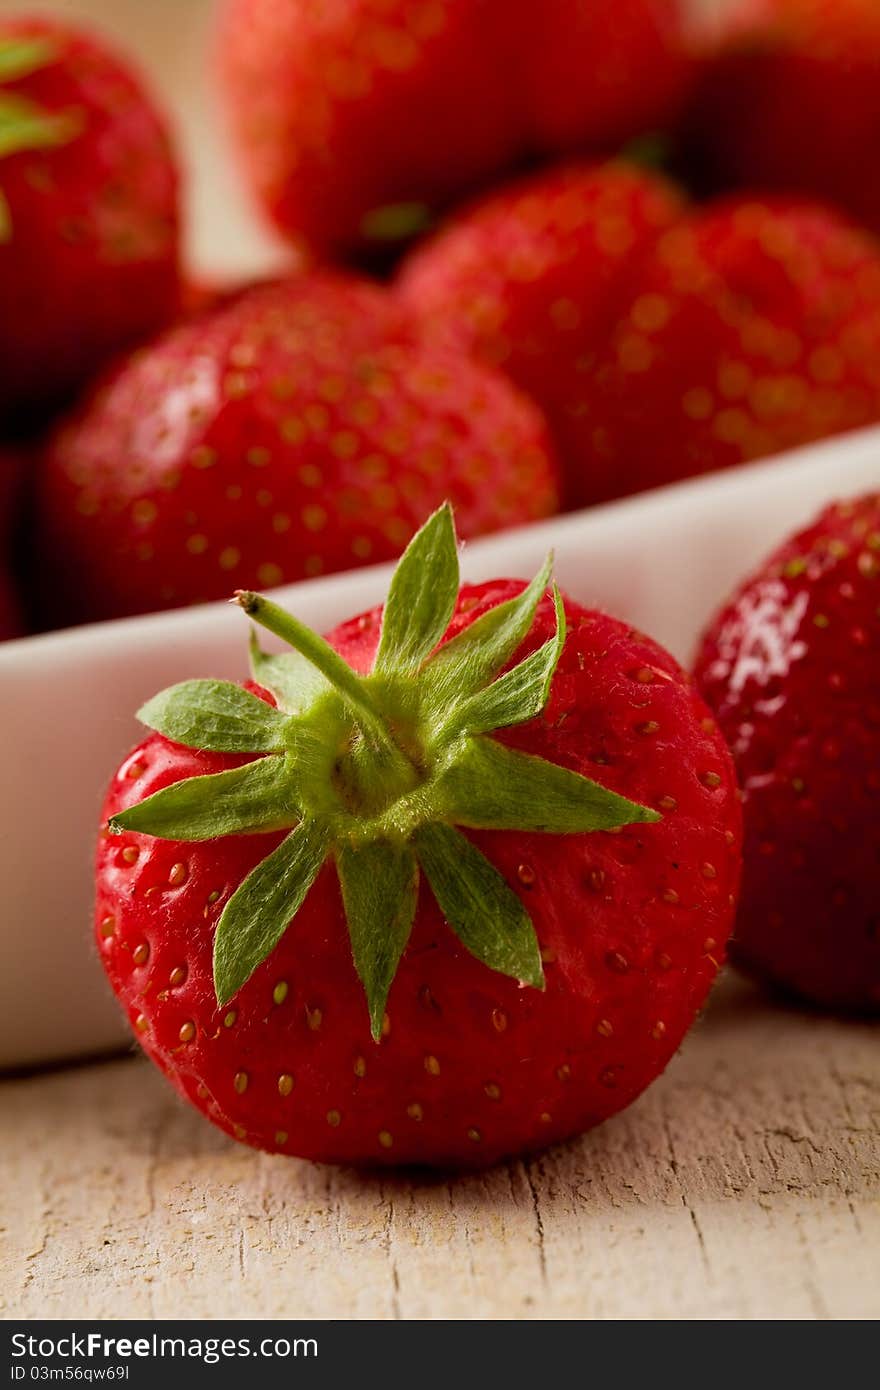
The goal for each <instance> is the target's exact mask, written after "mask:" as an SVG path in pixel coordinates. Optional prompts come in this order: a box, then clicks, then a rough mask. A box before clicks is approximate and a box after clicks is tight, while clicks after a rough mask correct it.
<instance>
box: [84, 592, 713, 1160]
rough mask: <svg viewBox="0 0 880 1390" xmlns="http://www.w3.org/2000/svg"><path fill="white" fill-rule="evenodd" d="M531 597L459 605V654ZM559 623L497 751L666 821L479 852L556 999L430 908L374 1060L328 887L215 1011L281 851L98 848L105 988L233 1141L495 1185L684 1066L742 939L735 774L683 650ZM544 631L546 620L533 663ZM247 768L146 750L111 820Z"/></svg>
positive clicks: (346, 644)
mask: <svg viewBox="0 0 880 1390" xmlns="http://www.w3.org/2000/svg"><path fill="white" fill-rule="evenodd" d="M522 587H523V586H522V585H521V584H520V583H518V582H513V581H497V582H494V583H489V584H483V585H479V586H475V587H466V588H465V589H463V590H462V593H461V596H460V598H459V603H458V608H457V614H456V616H455V618H454V619H453V622H452V625H451V627H450V635H451V634H452V633H454V632H455V631H458V630H460V629H461V628H462V627H463V626H464V625H466V624H467V623H468V622H471V621H473V619H474V618H475V617H477V616H479V614H480V613H482V612H484V611H485V610H486V609H487V608H489V607H492V606H494V605H495V604H497V603H499V602H501V601H503V600H504V599H506V598H508V597H510V596H511V595H513V594H514V593H517V592H519V591H520V590H521V589H522ZM566 611H567V618H568V623H569V635H568V637H567V640H566V645H565V650H564V652H563V655H562V658H561V662H560V665H559V669H558V671H557V673H556V676H555V678H554V683H553V689H552V693H551V698H550V703H549V705H548V707H547V710H546V713H545V715H544V716H542V717H541V718H540V719H538V720H533V721H531V722H530V723H528V724H525V725H523V726H522V727H521V728H520V729H518V730H517V731H515V732H509V733H507V734H506V735H505V736H504V737H505V741H506V742H508V743H510V744H511V745H513V746H515V747H518V748H520V749H522V750H525V751H528V752H531V753H534V754H537V755H539V756H541V757H546V758H550V759H552V760H555V761H557V762H559V763H562V764H564V765H566V766H568V767H571V768H574V769H575V770H577V771H581V772H584V773H587V774H589V775H592V776H595V777H596V778H597V779H600V780H601V781H602V782H603V783H605V784H606V785H608V786H610V787H612V788H613V789H614V790H615V791H619V792H622V793H624V794H626V795H628V796H631V797H634V798H636V799H637V800H640V801H643V802H645V803H647V804H649V805H651V806H655V807H658V808H659V809H660V810H661V811H662V812H663V814H664V820H663V821H662V822H660V823H657V824H654V825H650V826H641V827H639V826H633V827H629V828H625V829H623V830H621V831H620V832H619V833H616V834H594V835H582V836H568V837H556V836H548V835H537V834H520V833H517V834H513V833H510V832H497V831H496V832H479V833H477V832H471V833H472V837H473V839H474V840H475V842H476V843H477V844H478V845H479V846H480V848H481V849H482V850H483V851H484V853H486V854H487V855H488V856H489V858H490V859H491V860H492V861H493V862H494V863H495V864H496V866H497V867H498V868H499V869H500V871H501V872H502V873H503V874H504V876H505V878H506V879H507V880H508V882H509V883H510V884H511V885H512V887H513V888H514V890H515V891H516V892H517V893H518V894H519V895H520V896H521V898H522V899H523V902H524V903H525V904H526V905H527V907H528V910H529V912H530V913H531V915H532V918H533V921H534V923H535V926H536V929H537V934H538V938H539V940H540V943H541V946H542V948H543V956H544V961H545V970H546V978H547V987H546V991H545V992H544V993H541V992H539V991H537V990H534V989H529V988H526V987H522V988H521V987H519V986H518V985H517V983H516V982H515V981H513V980H510V979H508V978H506V977H504V976H501V975H499V974H496V973H494V972H492V971H490V970H488V969H487V967H485V966H483V965H481V964H480V963H479V962H478V961H476V960H475V959H474V958H473V957H472V956H470V955H469V954H468V953H467V952H466V951H465V950H464V948H462V947H461V946H459V945H458V943H457V941H456V939H455V938H454V937H453V935H452V933H451V932H450V931H449V929H448V928H447V927H446V926H445V924H444V923H443V921H442V919H441V917H440V915H439V912H438V909H437V908H436V906H435V904H434V900H433V898H431V897H430V895H429V894H428V893H427V892H426V891H425V890H424V889H423V891H422V897H421V899H420V903H419V908H418V912H417V916H416V923H415V927H414V932H413V937H412V939H411V943H410V945H409V947H408V949H407V951H406V953H405V955H404V958H403V960H402V962H401V966H400V969H399V971H398V974H397V978H396V980H395V982H394V984H393V985H392V989H391V994H390V997H389V1003H388V1016H387V1031H386V1034H385V1036H384V1037H383V1039H382V1041H381V1043H380V1044H379V1045H376V1044H374V1043H372V1042H371V1040H370V1036H369V1025H368V1019H367V1010H366V1004H365V1000H364V995H363V990H362V988H361V986H360V984H359V982H358V980H357V978H356V976H355V972H354V967H353V965H352V961H351V951H350V947H349V944H348V940H347V935H346V928H345V922H344V918H343V914H342V907H341V902H340V894H339V888H338V883H337V880H336V875H335V871H334V870H333V869H332V868H328V867H325V869H324V870H323V871H322V873H321V875H320V877H319V879H318V880H317V882H316V884H315V886H314V887H313V889H312V890H311V893H310V894H309V897H308V898H307V900H306V903H305V906H304V907H303V908H302V910H301V913H300V915H299V916H298V917H297V920H296V923H295V925H294V926H293V927H292V928H291V929H290V930H289V931H288V933H287V934H286V935H285V936H284V937H283V939H282V942H281V943H280V945H279V946H278V948H277V949H276V951H275V953H274V954H273V955H272V956H271V957H270V958H269V959H268V960H267V961H265V962H264V963H263V964H262V965H261V966H260V967H259V968H258V970H257V971H256V972H255V974H254V975H253V976H252V978H251V979H250V981H249V982H248V983H247V984H246V985H245V986H244V987H243V989H242V990H241V991H240V993H239V995H238V996H237V997H236V998H235V999H234V1000H233V1001H232V1002H231V1004H230V1005H229V1006H228V1007H227V1008H224V1009H220V1010H218V1009H217V1007H216V1005H215V1003H214V1001H213V996H212V985H211V949H212V937H213V930H214V927H215V924H216V921H217V918H218V916H219V913H220V911H221V910H222V907H223V904H224V902H225V900H226V899H227V898H228V896H229V894H230V892H231V891H232V890H233V889H234V888H235V886H236V885H237V883H238V882H239V881H240V880H241V878H242V877H243V875H244V874H245V873H246V872H247V871H248V870H249V869H250V868H251V867H252V866H253V865H254V864H255V863H256V862H257V861H258V860H259V859H261V858H262V857H263V856H264V855H265V854H266V853H267V851H268V849H269V848H271V846H272V845H273V844H274V843H275V837H270V838H266V837H261V836H242V837H238V838H235V839H230V840H223V841H220V840H216V841H213V842H210V843H206V844H202V845H188V846H187V845H181V844H171V843H162V842H160V841H158V840H151V839H149V838H147V837H145V836H141V835H136V834H131V833H126V834H123V835H122V836H121V837H114V836H108V835H106V834H102V836H101V839H100V841H99V844H98V851H97V904H96V933H97V942H98V948H99V950H100V954H101V958H102V960H103V963H104V966H105V969H106V970H107V973H108V975H109V978H110V981H111V983H112V985H113V988H114V990H115V991H116V994H117V995H118V997H119V999H120V1001H121V1003H122V1005H123V1007H124V1009H125V1012H126V1014H127V1016H128V1018H129V1020H130V1021H131V1023H132V1026H133V1028H134V1030H135V1035H136V1036H137V1038H138V1041H139V1042H140V1043H141V1044H142V1046H143V1047H144V1049H145V1050H146V1052H147V1053H148V1055H149V1056H150V1057H152V1058H153V1060H154V1061H155V1062H156V1063H157V1064H158V1065H159V1066H160V1067H161V1068H162V1069H163V1071H165V1072H166V1074H167V1075H168V1076H169V1077H170V1078H171V1080H172V1081H173V1082H174V1084H175V1086H176V1087H177V1088H178V1090H179V1091H180V1092H181V1093H182V1094H183V1095H184V1096H186V1097H187V1098H188V1099H189V1100H191V1101H192V1102H193V1103H194V1104H195V1105H196V1107H197V1108H198V1109H200V1110H201V1111H203V1112H204V1113H205V1114H206V1115H207V1116H208V1118H209V1119H211V1120H213V1122H214V1123H215V1124H217V1125H219V1126H220V1128H221V1129H224V1130H225V1131H226V1132H227V1133H230V1134H233V1135H235V1136H236V1137H237V1138H240V1139H244V1140H245V1141H246V1142H248V1143H250V1144H253V1145H255V1146H256V1147H258V1148H266V1149H269V1150H275V1151H279V1152H284V1153H291V1154H297V1155H300V1156H303V1157H308V1158H313V1159H319V1160H325V1161H334V1162H355V1163H417V1164H434V1165H443V1164H451V1165H455V1166H464V1165H467V1166H474V1165H476V1166H481V1165H485V1164H489V1163H492V1162H494V1161H495V1160H497V1159H498V1158H500V1157H502V1156H504V1155H507V1154H513V1153H518V1152H521V1151H524V1150H531V1149H536V1148H539V1147H543V1146H544V1145H546V1144H548V1143H550V1142H552V1141H555V1140H558V1139H562V1138H565V1137H567V1136H568V1135H571V1134H575V1133H578V1132H580V1131H581V1130H584V1129H586V1128H588V1127H589V1126H591V1125H593V1124H597V1123H599V1122H600V1121H601V1120H604V1119H606V1118H607V1117H608V1116H609V1115H611V1114H613V1113H614V1112H615V1111H617V1110H619V1109H621V1108H622V1107H623V1106H625V1105H627V1104H628V1103H629V1102H630V1101H632V1100H633V1099H634V1097H635V1096H636V1095H638V1093H639V1092H640V1091H641V1090H642V1089H643V1088H644V1087H645V1086H646V1085H648V1083H649V1082H650V1081H652V1080H653V1079H654V1077H656V1076H657V1075H658V1074H659V1073H660V1072H661V1071H662V1070H663V1068H664V1067H665V1065H666V1064H667V1062H668V1061H669V1059H670V1057H671V1056H672V1055H673V1053H674V1052H675V1050H676V1048H677V1047H678V1045H679V1043H680V1041H681V1039H682V1037H683V1035H684V1033H685V1032H686V1030H687V1028H688V1027H689V1026H690V1024H691V1023H692V1021H693V1018H694V1015H695V1013H696V1011H697V1010H698V1009H699V1007H700V1006H701V1004H702V1002H703V1000H704V998H705V996H706V993H707V991H708V989H709V987H710V985H711V982H712V980H713V979H714V977H715V974H716V971H717V969H718V965H719V963H720V962H721V960H722V959H723V953H724V944H725V941H726V938H727V935H728V931H729V927H730V923H731V920H732V915H733V910H734V898H735V894H736V891H737V881H738V875H739V857H740V808H739V802H738V798H737V794H736V790H735V780H734V774H733V768H732V765H731V761H730V756H729V753H728V751H727V748H726V747H725V745H724V743H723V741H722V739H721V737H720V735H719V734H718V732H717V729H716V727H715V725H714V723H713V722H712V721H711V720H710V719H708V714H707V711H706V709H705V707H704V705H703V704H702V702H701V700H700V699H699V698H698V696H697V694H696V691H695V690H694V688H693V686H692V685H691V683H690V681H689V678H688V677H687V676H686V675H685V674H684V673H683V672H682V671H681V669H680V668H679V667H678V666H677V665H676V663H675V662H674V661H673V660H672V658H671V657H670V656H669V655H668V654H667V653H665V652H664V651H662V650H661V649H660V648H659V647H658V646H656V644H655V643H653V642H651V641H649V640H648V639H647V638H645V637H642V636H640V635H639V634H636V633H634V632H632V631H631V630H630V629H629V628H627V627H626V626H624V625H623V624H622V623H620V622H618V621H616V620H615V619H613V618H609V617H607V616H605V615H603V614H599V613H594V612H589V611H588V610H586V609H583V608H581V607H579V606H578V605H577V604H574V603H571V602H568V603H567V608H566ZM379 620H380V610H374V611H373V612H372V613H368V614H366V615H365V616H363V617H361V618H357V619H354V620H352V621H350V622H348V623H344V624H343V625H342V626H341V627H339V628H338V629H336V631H335V632H334V633H333V634H332V636H331V639H330V640H331V641H332V642H333V644H334V645H335V646H336V648H337V650H339V651H340V652H341V653H342V654H343V655H344V656H345V658H346V659H347V660H348V661H349V662H350V664H351V665H352V666H353V667H354V668H355V669H357V670H360V671H362V672H365V671H367V670H368V669H369V668H370V665H371V663H372V658H373V654H374V651H375V647H376V643H377V638H378V631H379ZM553 622H554V619H553V610H552V606H551V603H550V601H549V599H545V600H544V601H542V603H541V606H540V608H539V611H538V617H537V619H536V622H535V626H534V629H533V631H532V633H531V634H530V636H529V638H528V640H527V643H526V644H524V646H523V648H522V650H521V652H520V654H519V656H520V657H521V656H522V655H523V654H524V653H525V652H526V651H527V650H529V649H533V648H534V647H536V646H537V645H538V644H539V643H541V642H542V641H543V640H546V638H547V637H548V636H549V635H550V633H551V631H552V629H553ZM517 659H518V658H517ZM232 761H233V760H231V759H229V758H224V757H218V756H216V755H215V756H208V755H205V754H198V753H192V752H187V751H185V750H184V749H182V748H179V747H176V746H174V745H172V744H170V743H168V742H166V741H165V740H164V739H163V738H161V737H159V736H153V737H149V738H147V739H146V740H145V741H144V742H143V743H142V744H141V745H140V747H139V748H137V749H136V750H135V751H134V752H133V753H132V754H131V755H130V757H129V758H127V759H126V760H125V762H124V763H123V764H122V766H121V767H120V769H119V771H118V773H117V775H116V776H115V777H114V779H113V781H112V783H111V786H110V790H109V793H108V798H107V801H106V804H105V806H104V812H103V816H104V818H105V820H106V817H107V816H109V815H111V814H113V813H115V812H117V811H119V810H121V809H122V808H123V807H127V806H130V805H132V804H133V803H134V802H136V801H139V800H141V799H142V798H143V797H144V796H146V795H147V794H149V793H150V792H152V791H155V790H157V789H158V788H160V787H162V786H166V785H167V784H168V783H170V782H173V781H176V780H179V779H180V778H182V777H186V776H190V775H193V774H195V773H200V772H207V771H214V770H219V769H221V768H223V767H225V766H228V765H230V763H231V762H232ZM175 972H181V974H180V975H178V974H175ZM174 981H179V983H174ZM280 984H286V986H287V992H286V995H285V997H284V998H283V1000H282V1002H281V1003H276V1002H274V1000H273V992H274V991H275V990H276V987H277V986H278V985H280ZM279 992H280V993H283V991H279ZM190 1024H192V1025H194V1029H195V1031H194V1034H193V1036H192V1037H191V1038H190V1037H189V1035H190V1028H189V1026H188V1025H190ZM186 1039H189V1040H186ZM236 1078H239V1079H238V1080H237V1081H236ZM242 1078H245V1079H244V1080H242ZM283 1078H291V1080H290V1081H288V1080H286V1079H283ZM285 1092H289V1093H288V1094H285ZM279 1136H284V1137H283V1138H282V1137H279Z"/></svg>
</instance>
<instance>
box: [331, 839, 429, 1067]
mask: <svg viewBox="0 0 880 1390" xmlns="http://www.w3.org/2000/svg"><path fill="white" fill-rule="evenodd" d="M336 867H337V870H338V872H339V883H340V887H341V889H342V900H343V903H344V905H345V916H346V920H347V921H348V932H349V936H350V937H351V950H352V955H353V956H354V963H355V968H356V970H357V973H358V975H359V976H360V979H361V982H362V984H363V986H364V991H365V993H366V996H367V1006H368V1008H369V1011H370V1030H371V1032H372V1035H373V1039H374V1041H376V1042H378V1041H379V1039H380V1037H381V1036H382V1019H383V1017H384V1014H385V1003H386V1000H387V998H388V991H389V989H390V988H391V982H392V980H393V979H394V976H395V973H396V971H397V965H398V962H399V960H400V957H401V956H402V955H403V952H404V950H405V948H406V943H407V941H408V940H409V934H410V932H411V930H412V924H413V918H414V916H415V911H416V901H417V899H418V887H419V866H418V864H417V862H416V857H415V855H414V854H413V852H412V850H411V849H410V847H409V845H403V844H399V845H395V844H391V843H390V842H388V841H381V840H380V841H376V842H375V843H373V844H366V845H364V846H362V847H355V846H352V845H346V846H343V847H342V848H341V849H340V850H338V851H337V855H336Z"/></svg>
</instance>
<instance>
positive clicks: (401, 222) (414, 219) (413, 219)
mask: <svg viewBox="0 0 880 1390" xmlns="http://www.w3.org/2000/svg"><path fill="white" fill-rule="evenodd" d="M431 221H432V218H431V209H430V208H429V207H428V205H427V203H416V202H412V203H385V204H384V206H382V207H378V208H371V209H370V211H369V212H367V213H365V214H364V216H363V219H362V221H361V236H363V237H364V238H365V239H366V240H367V241H385V242H395V241H408V240H409V238H410V237H413V236H415V235H416V234H417V233H419V232H425V231H427V229H428V228H429V227H430V225H431Z"/></svg>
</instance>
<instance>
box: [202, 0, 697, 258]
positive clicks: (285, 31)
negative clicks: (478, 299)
mask: <svg viewBox="0 0 880 1390" xmlns="http://www.w3.org/2000/svg"><path fill="white" fill-rule="evenodd" d="M683 11H684V5H683V3H682V0H590V3H584V0H543V3H542V4H541V6H540V13H539V12H538V9H537V8H536V6H535V5H534V4H533V3H531V0H469V3H461V0H419V2H418V3H413V2H412V0H331V3H326V0H231V3H230V4H229V5H228V10H227V15H226V21H225V24H224V27H223V31H222V35H221V43H220V65H221V71H222V76H223V79H224V84H225V88H226V91H227V95H228V98H229V105H230V111H231V115H232V119H233V124H234V127H235V130H236V134H237V137H238V142H239V145H240V147H241V150H242V153H243V155H244V162H245V165H246V169H247V172H248V174H249V177H250V180H251V183H252V184H253V186H254V188H255V190H256V192H257V194H258V195H259V198H260V200H261V202H262V203H263V205H264V206H265V208H266V210H267V212H268V213H269V214H270V216H271V217H272V219H273V220H274V221H275V222H276V223H277V224H278V225H279V226H280V227H281V228H282V229H283V230H284V231H286V232H288V233H292V234H293V235H295V236H299V237H302V238H303V239H305V241H307V242H309V243H311V244H312V245H313V246H315V247H317V248H319V249H322V250H324V251H325V252H328V253H330V254H331V255H345V254H350V253H352V252H354V251H358V250H364V249H365V248H368V249H369V248H373V249H375V248H376V247H377V246H379V247H385V248H386V249H387V248H388V247H389V246H393V245H395V244H399V243H401V242H404V241H406V240H408V239H409V238H411V237H412V236H413V235H414V234H415V233H416V232H420V231H422V230H423V229H424V228H425V227H426V226H427V225H429V224H430V222H431V221H432V220H433V217H434V216H435V214H436V213H437V212H438V210H442V209H443V208H445V207H447V206H448V205H449V204H450V203H452V202H454V201H455V200H456V199H458V198H460V197H461V196H463V195H465V194H468V193H471V192H473V191H474V190H475V189H476V188H477V187H479V186H480V185H481V184H485V183H486V182H487V181H489V180H491V179H492V178H494V177H496V176H497V175H499V174H501V173H503V172H505V171H507V170H509V169H511V168H513V167H515V166H516V165H517V164H518V163H519V162H521V161H522V160H523V159H526V158H529V157H532V156H534V155H535V154H545V153H553V152H556V151H570V150H577V149H593V150H595V149H605V148H609V147H610V148H617V147H618V146H619V144H620V143H621V142H622V141H625V140H627V139H629V138H630V137H631V136H633V135H635V134H637V133H640V132H642V131H644V130H646V129H655V128H657V127H658V126H662V125H664V124H666V123H667V122H668V121H669V120H671V119H672V117H673V114H674V113H675V112H676V111H677V110H678V108H679V106H680V104H681V103H682V101H683V99H684V96H685V93H686V92H687V90H688V86H689V80H690V73H691V65H690V59H689V57H688V55H687V52H686V47H687V43H686V34H685V23H684V17H683Z"/></svg>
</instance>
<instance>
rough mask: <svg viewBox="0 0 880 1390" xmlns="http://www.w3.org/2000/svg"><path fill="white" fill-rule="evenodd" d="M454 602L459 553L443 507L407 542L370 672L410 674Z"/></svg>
mask: <svg viewBox="0 0 880 1390" xmlns="http://www.w3.org/2000/svg"><path fill="white" fill-rule="evenodd" d="M457 598H458V552H457V550H456V547H455V527H454V525H453V520H452V508H451V507H450V506H449V503H448V502H446V503H444V505H443V506H442V507H440V508H439V510H438V511H436V512H435V513H434V515H433V516H431V517H429V518H428V520H427V521H426V522H425V524H424V526H423V527H422V529H421V530H420V531H418V532H417V533H416V535H415V536H414V537H413V539H412V540H411V541H410V543H409V545H408V546H407V548H406V550H405V551H404V553H403V556H402V557H401V559H400V562H399V563H398V566H397V568H396V570H395V571H394V575H393V578H392V580H391V587H390V589H389V590H388V598H387V600H386V602H385V611H384V613H383V615H382V633H381V636H380V638H379V649H378V651H377V653H376V661H375V665H374V667H373V669H374V670H375V671H380V672H388V671H393V672H395V673H397V674H400V675H411V674H413V673H414V672H416V671H417V670H418V669H419V667H420V666H421V664H422V662H423V661H424V660H425V658H426V657H427V656H429V655H430V654H431V652H432V651H433V650H434V648H435V647H436V645H437V643H438V642H439V641H440V639H441V637H442V636H443V634H444V632H445V631H446V629H447V628H448V626H449V622H450V619H451V618H452V614H453V612H454V611H455V601H456V599H457Z"/></svg>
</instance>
